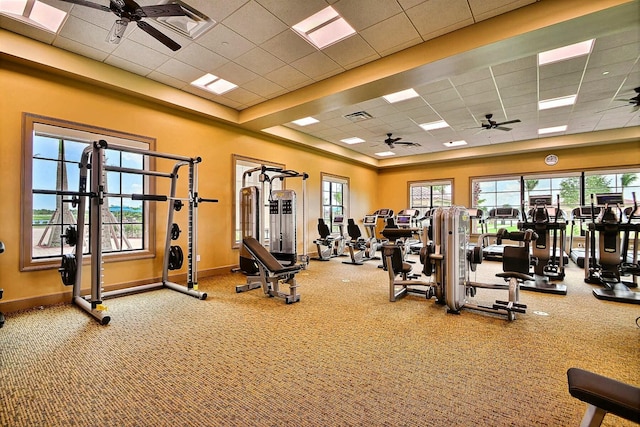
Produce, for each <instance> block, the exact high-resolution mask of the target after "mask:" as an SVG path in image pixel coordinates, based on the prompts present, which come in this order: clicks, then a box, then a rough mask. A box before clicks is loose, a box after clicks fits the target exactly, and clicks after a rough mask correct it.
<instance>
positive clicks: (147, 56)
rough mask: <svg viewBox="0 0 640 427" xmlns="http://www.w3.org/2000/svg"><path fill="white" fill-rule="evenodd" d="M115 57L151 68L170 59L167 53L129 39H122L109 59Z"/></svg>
mask: <svg viewBox="0 0 640 427" xmlns="http://www.w3.org/2000/svg"><path fill="white" fill-rule="evenodd" d="M113 57H118V58H120V59H124V60H125V61H129V62H132V63H134V64H138V65H141V66H143V67H146V68H148V69H151V70H153V69H155V68H158V67H159V66H160V65H162V64H163V63H165V62H167V61H168V60H169V59H170V58H169V56H167V55H163V54H161V53H159V52H157V51H155V50H153V49H151V48H149V47H146V46H143V45H141V44H139V43H136V42H134V41H133V40H129V39H125V40H122V41H121V42H120V44H119V45H118V47H117V48H116V49H115V50H114V51H113V52H112V53H111V55H110V56H109V58H108V59H111V58H113Z"/></svg>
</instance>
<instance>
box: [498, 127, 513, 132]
mask: <svg viewBox="0 0 640 427" xmlns="http://www.w3.org/2000/svg"><path fill="white" fill-rule="evenodd" d="M495 129H500V130H504V131H510V130H511V128H508V127H504V126H496V127H495Z"/></svg>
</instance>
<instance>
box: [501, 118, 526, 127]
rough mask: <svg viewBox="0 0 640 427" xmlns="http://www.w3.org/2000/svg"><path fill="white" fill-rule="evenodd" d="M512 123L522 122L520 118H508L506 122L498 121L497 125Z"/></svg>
mask: <svg viewBox="0 0 640 427" xmlns="http://www.w3.org/2000/svg"><path fill="white" fill-rule="evenodd" d="M511 123H520V119H515V120H508V121H506V122H501V123H496V125H497V126H502V125H509V124H511Z"/></svg>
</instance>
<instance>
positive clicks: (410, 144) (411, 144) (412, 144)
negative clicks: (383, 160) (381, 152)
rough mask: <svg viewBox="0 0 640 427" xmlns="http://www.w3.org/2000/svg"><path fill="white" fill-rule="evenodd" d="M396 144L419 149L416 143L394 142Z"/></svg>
mask: <svg viewBox="0 0 640 427" xmlns="http://www.w3.org/2000/svg"><path fill="white" fill-rule="evenodd" d="M396 144H401V145H407V146H413V147H420V144H418V143H417V142H409V141H400V142H396Z"/></svg>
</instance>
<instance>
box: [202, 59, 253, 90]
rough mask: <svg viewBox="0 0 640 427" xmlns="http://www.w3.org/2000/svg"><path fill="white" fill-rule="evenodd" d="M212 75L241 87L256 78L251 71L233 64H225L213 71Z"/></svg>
mask: <svg viewBox="0 0 640 427" xmlns="http://www.w3.org/2000/svg"><path fill="white" fill-rule="evenodd" d="M213 74H214V75H216V76H218V77H221V78H223V79H225V80H227V81H230V82H231V83H234V84H237V85H243V84H244V83H246V82H250V81H251V80H254V79H256V78H257V77H258V75H257V74H256V73H254V72H253V71H251V70H247V69H246V68H244V67H243V66H241V65H238V64H236V63H235V62H227V63H226V64H224V65H223V66H222V67H219V68H216V69H215V70H213Z"/></svg>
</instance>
